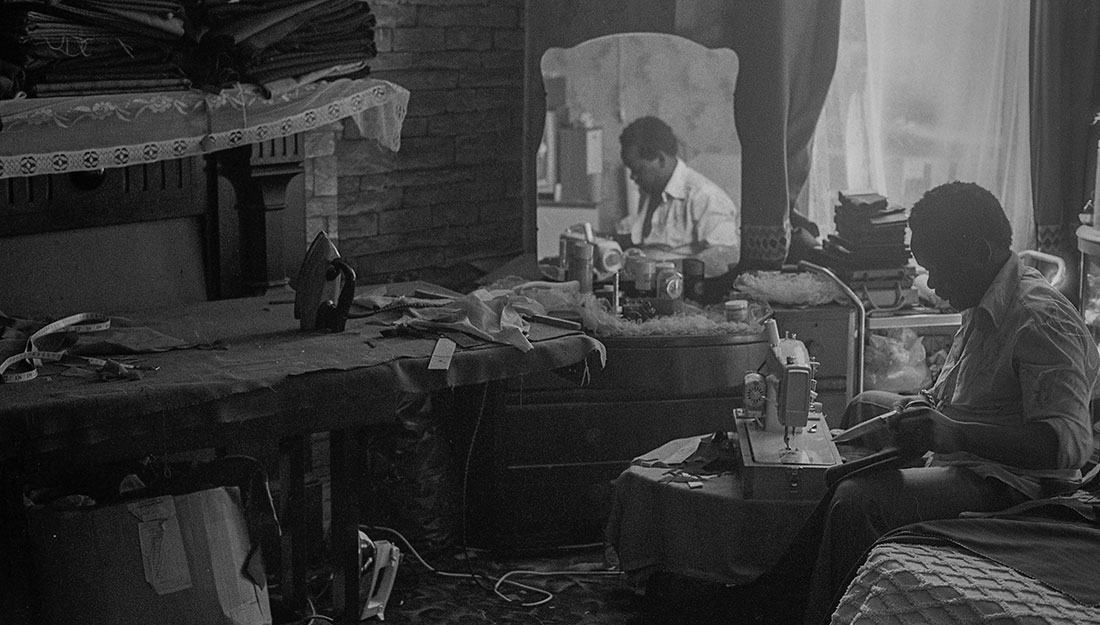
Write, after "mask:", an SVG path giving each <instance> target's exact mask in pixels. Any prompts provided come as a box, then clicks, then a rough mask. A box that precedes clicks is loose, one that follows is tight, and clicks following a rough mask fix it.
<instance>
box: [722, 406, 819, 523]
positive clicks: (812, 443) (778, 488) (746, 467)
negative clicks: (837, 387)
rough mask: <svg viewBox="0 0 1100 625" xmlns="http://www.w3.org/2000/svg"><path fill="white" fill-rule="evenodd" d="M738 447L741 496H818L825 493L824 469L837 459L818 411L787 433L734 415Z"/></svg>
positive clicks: (752, 497)
mask: <svg viewBox="0 0 1100 625" xmlns="http://www.w3.org/2000/svg"><path fill="white" fill-rule="evenodd" d="M736 422H737V441H738V444H739V445H740V448H741V466H740V467H739V469H738V470H739V471H740V472H741V491H742V493H741V494H742V496H743V497H744V498H745V499H787V500H799V501H801V500H807V499H820V498H821V497H822V496H823V495H824V494H825V490H826V488H825V470H826V469H828V468H829V467H832V466H835V465H838V464H840V463H841V459H840V454H839V453H838V452H837V449H836V445H834V444H833V442H832V440H830V438H829V426H828V424H827V423H826V422H825V418H824V416H822V415H821V414H811V415H810V419H809V421H808V425H807V427H805V428H800V429H799V431H797V432H795V433H794V434H792V435H791V436H790V449H789V450H788V448H787V444H786V443H784V441H783V433H782V432H771V431H767V430H764V429H763V428H762V427H760V426H759V425H757V423H756V422H755V421H754V420H753V419H746V418H738V419H736Z"/></svg>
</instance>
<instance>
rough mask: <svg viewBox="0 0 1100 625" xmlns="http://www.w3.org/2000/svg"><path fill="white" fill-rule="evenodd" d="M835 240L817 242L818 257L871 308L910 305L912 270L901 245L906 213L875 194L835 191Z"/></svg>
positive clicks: (913, 269)
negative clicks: (836, 198) (823, 258)
mask: <svg viewBox="0 0 1100 625" xmlns="http://www.w3.org/2000/svg"><path fill="white" fill-rule="evenodd" d="M837 196H838V200H839V202H838V204H837V205H836V212H835V217H834V223H835V224H836V234H830V235H829V236H828V237H827V238H826V239H825V240H824V241H823V242H822V250H821V252H822V255H823V256H825V258H826V259H828V263H829V265H830V266H831V267H833V268H834V270H835V271H836V272H837V275H838V276H839V277H840V278H841V279H842V280H844V281H845V282H846V283H848V286H850V287H852V290H854V291H855V292H856V293H859V294H860V295H861V296H862V297H863V298H864V301H865V303H867V304H868V305H870V306H871V307H873V308H894V307H902V306H904V305H906V304H910V303H913V302H910V301H909V300H911V299H914V298H912V297H910V294H911V293H914V292H913V290H912V288H911V287H912V285H913V277H914V275H915V268H914V266H913V265H912V263H910V258H911V254H910V252H909V246H908V244H907V243H906V236H905V235H906V227H907V225H908V218H909V212H908V211H907V210H906V209H905V208H904V207H901V206H897V205H892V204H890V202H889V201H888V200H887V199H886V198H885V197H884V196H882V195H879V194H877V193H853V192H849V191H841V192H839V193H838V194H837Z"/></svg>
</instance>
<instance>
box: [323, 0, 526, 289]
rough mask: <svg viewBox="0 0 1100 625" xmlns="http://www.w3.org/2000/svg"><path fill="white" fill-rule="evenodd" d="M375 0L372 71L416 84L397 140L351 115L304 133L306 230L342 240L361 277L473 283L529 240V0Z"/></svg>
mask: <svg viewBox="0 0 1100 625" xmlns="http://www.w3.org/2000/svg"><path fill="white" fill-rule="evenodd" d="M370 5H371V9H372V11H373V12H374V13H375V16H376V18H377V26H376V29H375V39H376V43H377V45H378V56H377V58H375V59H374V60H373V61H372V62H371V63H370V66H371V76H372V77H374V78H379V79H382V80H388V81H391V82H394V83H396V84H398V85H401V86H402V87H405V88H406V89H408V90H409V91H410V93H411V96H410V100H409V108H408V114H407V117H406V119H405V123H404V126H403V129H402V133H401V149H400V151H398V152H396V153H395V152H390V151H389V150H387V149H386V148H384V147H382V146H380V145H378V144H377V143H376V142H374V141H373V140H369V139H362V138H359V137H358V132H357V131H356V129H355V126H354V125H353V124H352V123H351V122H350V121H345V122H344V123H342V124H336V125H334V128H327V129H321V130H318V131H315V132H314V133H311V136H308V137H306V150H307V154H306V157H307V165H306V167H307V170H306V176H307V182H306V213H307V231H309V233H313V232H316V231H317V230H319V229H321V228H325V229H326V230H327V231H328V232H329V234H330V235H333V236H335V237H336V239H337V241H338V247H339V249H340V253H341V255H343V256H344V257H345V258H347V259H348V260H349V262H350V263H351V264H352V265H353V267H355V269H356V271H357V272H358V274H359V275H360V283H363V284H366V283H368V282H389V281H394V280H408V279H425V280H430V281H433V282H437V283H439V284H442V285H443V286H449V287H451V288H460V289H461V288H469V287H470V286H472V284H466V282H467V281H469V280H471V279H476V277H479V275H480V274H481V273H483V272H484V271H485V270H487V269H486V267H487V266H493V265H494V263H495V262H497V264H499V262H503V261H504V260H506V259H508V258H509V257H511V256H515V255H517V254H519V253H520V252H521V251H522V247H523V241H522V234H523V208H522V207H523V198H522V171H523V162H522V141H523V64H524V60H523V47H524V1H523V0H373V1H371V2H370ZM310 236H312V234H310ZM498 261H499V262H498Z"/></svg>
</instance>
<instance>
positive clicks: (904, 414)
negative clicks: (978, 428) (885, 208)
mask: <svg viewBox="0 0 1100 625" xmlns="http://www.w3.org/2000/svg"><path fill="white" fill-rule="evenodd" d="M907 399H910V398H907ZM891 428H892V429H893V430H894V440H895V441H896V442H897V444H898V447H900V448H901V450H902V452H903V453H904V454H905V455H907V456H913V457H916V456H920V455H923V454H924V452H926V451H934V452H937V453H942V454H950V453H954V452H957V451H964V450H965V448H966V434H965V431H964V426H963V424H961V423H959V422H958V421H954V420H952V419H951V418H949V417H948V416H947V415H945V414H943V413H942V412H940V411H938V410H936V409H934V408H932V407H931V406H929V405H928V402H927V400H925V399H924V398H921V397H917V398H912V399H911V401H908V402H906V405H905V406H904V408H903V409H902V410H901V411H899V413H898V416H897V418H895V419H894V420H893V421H892V422H891Z"/></svg>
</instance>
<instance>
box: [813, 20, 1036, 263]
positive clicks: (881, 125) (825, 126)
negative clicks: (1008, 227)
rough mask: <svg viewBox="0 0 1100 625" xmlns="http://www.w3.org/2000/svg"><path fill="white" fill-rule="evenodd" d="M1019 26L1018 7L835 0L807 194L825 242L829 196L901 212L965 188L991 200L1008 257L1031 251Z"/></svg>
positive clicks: (1023, 40)
mask: <svg viewBox="0 0 1100 625" xmlns="http://www.w3.org/2000/svg"><path fill="white" fill-rule="evenodd" d="M1028 19H1029V3H1027V2H1018V1H1017V2H1004V1H1003V0H920V1H917V0H870V1H866V2H864V1H863V0H845V3H844V6H843V9H842V17H841V42H840V49H839V54H838V59H837V68H836V75H835V77H834V80H833V83H832V86H831V88H830V93H829V97H828V101H827V103H826V106H825V109H824V111H823V112H822V116H821V120H820V122H819V123H818V128H817V132H816V134H815V138H814V162H813V165H812V168H811V172H810V178H809V183H808V189H807V190H808V192H809V193H808V195H807V201H808V208H809V212H810V217H811V219H813V220H814V221H815V222H817V224H818V225H819V226H821V228H822V231H823V232H824V233H831V232H834V231H835V227H834V225H833V206H834V204H835V202H836V192H837V191H839V190H844V189H850V190H867V191H875V192H878V193H880V194H882V195H885V196H886V197H887V198H889V199H890V201H891V202H892V203H895V204H900V205H903V206H912V204H913V203H914V202H916V201H917V200H918V199H919V198H920V196H921V195H922V194H923V193H924V192H925V191H927V190H928V189H930V188H932V187H934V186H936V185H939V184H941V183H944V182H948V181H951V180H964V181H972V182H976V183H978V184H980V185H982V186H984V187H985V188H987V189H989V190H990V191H992V192H993V194H994V195H996V196H997V197H998V198H999V199H1000V200H1001V203H1002V204H1003V205H1004V207H1005V210H1006V212H1007V213H1008V215H1009V220H1010V221H1011V222H1012V227H1013V231H1014V232H1015V240H1014V246H1015V247H1016V249H1017V250H1019V249H1025V248H1029V247H1032V246H1033V242H1034V238H1035V237H1034V218H1033V215H1032V203H1031V184H1030V179H1031V178H1030V176H1031V174H1030V169H1029V166H1028V163H1029V151H1028V146H1029V142H1028Z"/></svg>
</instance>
